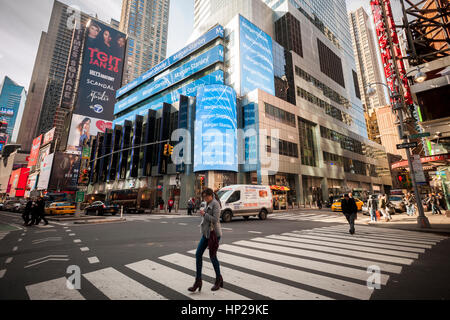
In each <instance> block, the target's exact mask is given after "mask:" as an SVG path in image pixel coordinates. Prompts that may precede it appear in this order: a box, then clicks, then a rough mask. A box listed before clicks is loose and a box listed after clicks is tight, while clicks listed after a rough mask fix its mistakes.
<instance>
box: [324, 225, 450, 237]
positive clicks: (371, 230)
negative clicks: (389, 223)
mask: <svg viewBox="0 0 450 320" xmlns="http://www.w3.org/2000/svg"><path fill="white" fill-rule="evenodd" d="M357 227H358V229H359V231H363V232H366V233H372V234H377V235H395V236H401V237H405V238H411V239H417V240H428V241H441V240H444V239H447V238H446V237H439V236H431V235H423V234H422V233H420V234H419V233H417V232H416V233H414V232H411V231H407V232H405V231H402V230H398V229H389V230H387V229H383V228H376V229H374V227H367V226H363V225H358V226H357ZM333 229H335V230H345V227H342V226H333V227H330V230H333Z"/></svg>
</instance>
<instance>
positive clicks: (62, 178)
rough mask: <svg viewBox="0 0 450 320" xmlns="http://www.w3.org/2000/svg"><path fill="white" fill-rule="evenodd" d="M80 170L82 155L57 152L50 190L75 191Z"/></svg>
mask: <svg viewBox="0 0 450 320" xmlns="http://www.w3.org/2000/svg"><path fill="white" fill-rule="evenodd" d="M79 171H80V156H79V155H76V154H68V153H62V152H60V153H57V154H56V155H55V163H54V165H53V172H52V177H51V180H50V183H49V185H48V189H49V190H55V191H73V190H75V189H76V188H77V185H78V174H79Z"/></svg>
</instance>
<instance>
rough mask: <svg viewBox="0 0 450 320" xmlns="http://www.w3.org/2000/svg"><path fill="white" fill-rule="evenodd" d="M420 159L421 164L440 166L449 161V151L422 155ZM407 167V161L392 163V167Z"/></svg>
mask: <svg viewBox="0 0 450 320" xmlns="http://www.w3.org/2000/svg"><path fill="white" fill-rule="evenodd" d="M420 161H421V162H422V163H423V164H428V165H429V166H442V165H447V164H448V163H449V162H450V153H447V154H441V155H437V156H431V157H422V158H421V159H420ZM406 167H408V161H406V160H405V161H400V162H396V163H394V164H392V169H393V170H394V169H400V168H406Z"/></svg>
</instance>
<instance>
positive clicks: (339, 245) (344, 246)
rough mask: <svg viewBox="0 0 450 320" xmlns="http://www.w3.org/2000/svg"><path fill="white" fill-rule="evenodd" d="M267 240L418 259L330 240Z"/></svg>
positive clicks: (294, 238)
mask: <svg viewBox="0 0 450 320" xmlns="http://www.w3.org/2000/svg"><path fill="white" fill-rule="evenodd" d="M267 238H268V239H275V240H283V241H288V242H290V243H301V244H303V243H306V244H313V245H318V246H326V247H328V248H334V247H336V248H338V249H349V250H355V251H361V252H372V253H376V254H385V255H390V256H396V257H404V258H411V259H418V258H419V254H417V253H410V252H402V251H397V250H387V249H383V248H371V247H367V246H361V245H356V244H353V245H350V244H343V243H336V242H333V241H330V240H328V239H327V240H311V239H301V238H296V237H286V236H276V235H274V236H267Z"/></svg>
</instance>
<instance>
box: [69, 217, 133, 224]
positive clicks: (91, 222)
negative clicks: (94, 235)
mask: <svg viewBox="0 0 450 320" xmlns="http://www.w3.org/2000/svg"><path fill="white" fill-rule="evenodd" d="M125 221H127V219H125V218H123V219H114V220H113V219H109V220H108V219H105V220H92V221H75V222H74V224H102V223H114V222H125Z"/></svg>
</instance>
